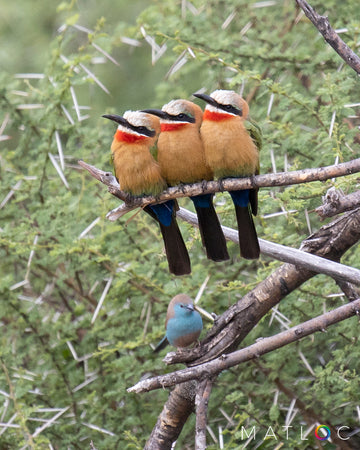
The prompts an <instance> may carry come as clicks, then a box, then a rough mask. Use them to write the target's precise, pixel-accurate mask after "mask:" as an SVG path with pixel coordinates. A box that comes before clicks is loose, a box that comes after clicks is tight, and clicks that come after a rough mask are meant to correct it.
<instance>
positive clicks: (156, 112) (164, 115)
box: [141, 109, 170, 119]
mask: <svg viewBox="0 0 360 450" xmlns="http://www.w3.org/2000/svg"><path fill="white" fill-rule="evenodd" d="M141 112H143V113H147V114H152V115H153V116H157V117H160V119H169V118H170V116H169V114H168V113H166V112H165V111H162V110H161V109H142V110H141Z"/></svg>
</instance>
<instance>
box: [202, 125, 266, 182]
mask: <svg viewBox="0 0 360 450" xmlns="http://www.w3.org/2000/svg"><path fill="white" fill-rule="evenodd" d="M200 132H201V138H202V141H203V144H204V149H205V158H206V162H207V164H208V165H209V167H210V168H211V169H212V170H213V172H214V175H215V176H216V177H217V178H223V177H229V176H240V177H241V176H249V175H253V174H255V172H256V170H257V168H258V166H259V152H258V150H257V148H256V146H255V144H254V142H253V140H252V139H251V137H250V135H249V133H248V132H247V130H246V128H245V126H244V123H243V119H241V118H240V117H235V116H229V117H228V118H227V119H226V120H221V121H215V120H204V121H203V123H202V126H201V129H200Z"/></svg>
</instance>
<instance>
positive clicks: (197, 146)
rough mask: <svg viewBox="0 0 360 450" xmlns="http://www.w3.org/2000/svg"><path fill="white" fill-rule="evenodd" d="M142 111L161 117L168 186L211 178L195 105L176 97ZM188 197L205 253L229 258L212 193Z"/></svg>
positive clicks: (161, 153) (159, 155) (160, 153)
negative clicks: (159, 107) (195, 216)
mask: <svg viewBox="0 0 360 450" xmlns="http://www.w3.org/2000/svg"><path fill="white" fill-rule="evenodd" d="M144 112H147V113H150V114H154V115H156V116H158V117H160V124H161V132H160V136H159V140H158V145H157V150H158V153H157V160H158V163H159V164H160V170H161V175H162V176H163V177H164V179H165V180H166V182H167V183H168V184H169V185H170V186H176V185H178V184H182V183H196V182H200V181H203V180H207V181H208V180H212V179H213V174H212V171H211V169H210V168H209V166H208V165H207V164H206V162H205V153H204V146H203V144H202V141H201V137H200V125H201V121H202V115H203V112H202V110H201V108H200V107H199V106H198V105H196V104H195V103H193V102H190V101H188V100H182V99H179V100H172V101H171V102H170V103H168V104H166V105H164V106H163V107H162V110H158V109H146V110H144ZM190 198H191V200H192V201H193V203H194V206H195V210H196V213H197V216H198V221H199V229H200V235H201V240H202V243H203V245H204V247H205V249H206V253H207V257H208V258H209V259H212V260H213V261H225V260H227V259H229V255H228V252H227V248H226V240H225V237H224V234H223V231H222V229H221V225H220V222H219V219H218V216H217V214H216V212H215V209H214V205H213V194H204V195H198V196H193V197H190Z"/></svg>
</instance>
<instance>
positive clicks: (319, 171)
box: [78, 158, 360, 220]
mask: <svg viewBox="0 0 360 450" xmlns="http://www.w3.org/2000/svg"><path fill="white" fill-rule="evenodd" d="M78 163H79V165H80V166H81V167H83V168H84V169H86V170H87V171H88V172H89V173H90V174H91V175H92V176H93V177H94V178H96V179H97V180H99V181H101V183H103V184H105V185H106V186H108V190H109V192H110V193H111V194H112V195H114V196H115V197H118V198H119V199H121V200H123V201H124V202H125V205H122V207H120V208H117V209H116V210H113V211H112V212H111V213H109V214H108V215H107V218H108V219H109V220H115V219H116V218H118V217H120V216H121V215H123V214H125V213H126V212H128V211H131V210H132V209H134V207H136V206H137V207H141V206H146V205H148V204H149V203H161V202H164V201H167V200H169V199H172V198H182V197H189V196H193V195H201V194H213V193H215V192H220V191H223V190H225V191H234V190H241V189H255V188H260V187H274V186H288V185H292V184H301V183H308V182H311V181H325V180H328V179H330V178H336V177H341V176H345V175H350V174H352V173H357V172H360V158H357V159H353V160H352V161H348V162H346V163H342V164H337V165H333V166H327V167H320V168H316V169H304V170H296V171H293V172H279V173H271V174H266V175H256V176H253V177H247V178H225V179H223V180H222V181H221V183H220V182H219V181H208V182H207V183H206V186H204V183H194V184H186V185H182V186H174V187H171V188H169V189H167V190H166V191H164V192H162V193H161V194H160V195H159V196H157V197H154V196H144V197H131V198H129V195H128V194H127V193H126V192H124V191H122V190H121V189H120V186H119V184H118V182H117V180H116V178H115V177H114V175H112V174H111V173H110V172H104V171H103V170H100V169H97V168H96V167H94V166H91V165H90V164H87V163H85V162H84V161H81V160H80V161H78ZM116 211H117V212H118V216H117V217H115V215H116Z"/></svg>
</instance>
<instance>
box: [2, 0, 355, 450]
mask: <svg viewBox="0 0 360 450" xmlns="http://www.w3.org/2000/svg"><path fill="white" fill-rule="evenodd" d="M19 4H21V7H20V6H19ZM312 5H313V6H314V7H315V8H317V10H318V11H319V13H325V12H326V14H327V15H328V16H329V18H330V21H331V23H332V25H333V26H334V27H335V28H339V29H343V28H346V31H345V32H343V33H342V35H341V36H342V37H343V39H344V40H345V41H346V42H347V43H348V44H349V45H350V46H351V47H352V48H353V49H354V50H355V51H357V52H358V49H359V45H360V41H359V33H360V20H359V19H360V14H359V8H358V1H356V0H344V1H342V2H337V1H335V0H329V1H327V2H321V1H314V2H312ZM231 14H234V17H233V20H232V21H231V22H230V23H229V24H228V25H227V23H226V20H227V19H228V18H229V16H230V15H231ZM225 25H227V26H225ZM79 26H81V27H86V28H87V29H88V30H89V31H84V29H83V28H79ZM0 27H1V28H0V36H1V41H2V45H1V49H0V55H1V61H2V69H1V73H0V105H1V106H0V122H1V123H2V122H3V121H4V124H6V127H5V128H4V129H3V130H2V140H0V151H1V155H0V164H1V171H0V179H1V185H0V204H1V209H0V270H1V280H0V293H1V309H0V311H1V312H0V326H1V337H0V339H1V346H0V363H1V370H0V418H1V419H0V422H2V423H6V422H9V421H12V424H14V425H15V426H14V427H9V428H7V429H6V431H5V432H2V429H1V428H0V447H1V449H14V448H33V449H45V448H49V446H50V445H52V448H58V449H65V448H71V449H80V448H81V449H82V448H89V446H90V441H91V440H92V441H93V442H94V445H95V446H96V448H98V449H99V450H100V449H115V448H118V449H124V448H142V446H143V445H144V443H145V441H146V439H147V437H148V436H149V434H150V432H151V429H152V427H153V425H154V424H155V421H156V418H157V416H158V414H159V412H160V411H161V407H162V404H163V402H164V401H165V400H166V398H167V392H166V391H159V392H152V393H148V394H144V395H142V396H135V395H129V394H127V393H126V388H127V387H129V386H131V385H133V384H135V383H136V382H137V381H138V380H139V379H140V378H141V377H146V376H149V375H156V374H160V373H163V372H168V371H170V370H173V368H172V367H171V368H168V367H164V364H163V363H162V362H161V357H159V356H158V355H156V356H154V355H153V354H152V351H151V348H150V345H149V344H150V343H156V342H157V340H158V339H160V338H161V336H162V334H163V332H164V330H163V321H164V316H165V312H166V308H167V303H168V301H169V300H170V299H171V297H172V296H174V295H175V294H177V293H180V292H186V293H188V294H189V295H190V296H192V297H195V296H196V293H197V291H198V289H199V287H200V285H201V284H202V282H203V281H204V279H205V277H206V276H207V275H208V274H209V275H210V281H209V284H208V286H207V289H206V291H205V294H204V296H203V297H202V300H201V306H202V307H204V308H206V309H207V310H209V311H214V312H215V313H216V314H221V313H222V312H223V311H225V310H226V308H227V307H228V306H229V305H230V304H232V303H233V302H235V301H237V300H238V299H239V298H240V297H241V296H242V295H244V294H245V293H246V292H248V291H249V290H250V289H251V288H252V287H254V286H255V285H256V284H257V283H258V282H259V281H261V280H263V279H264V278H265V277H266V276H267V275H268V274H270V273H271V272H272V271H273V270H274V269H275V268H276V267H278V266H279V265H280V263H279V262H277V261H272V260H270V259H269V258H264V257H262V258H261V259H260V260H259V261H255V262H249V261H244V260H241V259H240V257H239V254H238V249H237V248H236V246H235V245H233V244H229V250H230V252H231V256H232V258H231V262H227V263H221V264H215V263H212V262H210V261H208V260H207V259H206V257H205V256H204V252H203V250H202V248H201V244H200V241H199V233H198V232H197V230H193V229H192V228H191V227H190V226H188V225H186V224H183V223H182V224H181V228H182V232H183V235H184V237H185V239H186V242H187V245H188V248H189V253H190V257H191V260H192V268H193V270H192V274H191V276H187V277H182V278H175V277H173V276H170V275H169V273H168V270H167V263H166V258H165V256H164V252H163V249H162V243H161V238H160V237H159V232H158V230H157V228H156V227H155V226H154V224H153V223H152V222H151V220H150V219H148V218H147V217H145V216H144V215H143V214H141V213H140V214H138V215H137V216H136V217H135V218H134V219H133V220H131V221H129V222H128V223H126V218H125V219H121V220H119V221H117V222H115V223H111V222H109V221H107V220H106V218H105V215H106V213H107V212H108V211H109V210H110V209H112V208H114V207H116V206H117V204H118V201H117V200H116V199H115V198H113V197H112V196H111V195H110V194H109V193H108V192H107V190H106V188H105V187H104V186H103V185H100V183H97V182H96V181H94V180H93V179H92V178H91V177H90V176H89V175H88V174H86V173H84V171H82V170H80V168H79V166H77V164H76V163H77V160H78V159H84V160H85V161H86V162H88V163H90V164H93V165H95V166H97V167H100V168H102V169H104V170H110V166H109V148H110V143H111V140H112V135H113V132H114V129H113V126H112V125H111V124H110V123H109V122H108V121H105V120H104V119H102V118H101V117H100V116H101V114H103V113H105V112H107V113H109V112H117V113H120V114H121V113H123V112H124V111H125V110H127V109H138V108H145V107H160V106H161V105H162V104H164V103H166V102H168V101H169V100H170V99H172V98H175V97H185V98H191V94H192V92H195V91H197V90H199V89H201V88H206V89H207V92H211V91H212V90H214V89H216V88H231V89H236V90H238V91H240V92H243V95H244V96H245V97H247V98H248V99H250V110H251V115H252V117H253V118H254V119H255V120H257V121H258V122H259V123H260V124H261V126H262V128H263V134H264V139H265V145H264V148H263V150H262V154H261V172H262V173H267V172H272V171H273V170H277V171H283V170H294V169H301V168H310V167H319V166H323V165H331V164H333V163H334V162H335V161H336V160H339V161H348V160H350V159H353V158H355V157H358V156H359V149H360V146H359V141H360V139H359V128H358V127H359V124H360V120H359V111H360V108H359V80H358V77H357V76H356V74H355V73H354V72H353V71H352V69H350V68H349V67H347V66H346V65H345V64H344V63H343V61H342V60H341V59H340V58H339V57H338V56H337V55H336V53H335V52H334V51H333V50H332V49H331V48H330V47H329V46H327V45H326V44H325V42H324V40H323V39H322V37H320V36H319V34H318V33H317V31H316V30H315V29H314V27H313V26H312V25H311V24H310V23H309V22H308V21H307V20H306V19H305V18H304V16H303V15H302V14H300V11H299V10H298V9H297V8H296V7H295V2H294V1H292V0H282V1H277V2H270V3H268V4H267V5H266V4H262V3H259V2H258V3H257V2H254V1H244V0H229V1H226V2H225V1H221V0H194V1H193V2H192V3H189V2H184V1H171V0H162V1H157V0H153V1H150V2H146V1H134V2H127V1H119V2H111V1H109V0H106V1H102V2H97V1H95V0H93V1H86V2H85V1H80V0H79V1H77V2H76V1H71V2H51V3H50V4H49V2H45V1H44V0H38V1H35V0H33V1H27V2H25V1H21V2H12V3H11V2H8V3H7V4H6V5H3V6H2V17H1V18H0ZM141 27H142V30H143V31H141ZM144 34H146V35H147V36H151V37H152V38H153V39H155V42H156V44H157V45H158V46H159V47H158V48H161V46H163V45H165V44H166V46H167V49H166V51H165V53H164V54H163V55H162V56H161V58H159V59H158V61H157V62H156V63H155V64H154V65H153V64H152V63H151V47H150V46H149V44H148V43H147V42H146V40H145V39H144ZM124 37H125V38H131V39H136V40H137V42H138V43H139V44H140V46H139V47H138V46H132V45H129V44H128V43H127V42H128V41H126V40H124ZM94 44H95V46H94ZM99 47H100V48H101V49H103V50H104V51H106V52H107V53H108V54H111V56H112V57H113V58H115V60H116V61H118V65H116V64H114V63H113V62H111V61H110V60H109V59H107V58H106V57H104V54H103V53H101V52H100V51H99V50H98V48H99ZM64 57H65V58H64ZM99 58H102V59H101V60H99ZM184 58H186V59H184ZM179 61H181V62H184V64H183V65H182V66H181V67H180V68H178V70H175V69H176V65H175V63H177V62H179ZM174 65H175V68H174ZM84 66H85V68H87V69H88V70H90V71H91V73H93V74H94V75H95V76H96V79H97V80H99V81H100V82H101V83H102V84H103V85H104V86H106V88H107V89H108V90H109V92H110V94H109V95H108V94H106V93H105V92H104V90H102V89H101V88H100V87H99V85H98V84H97V83H96V82H95V81H94V79H93V78H91V77H89V76H88V73H87V72H86V71H85V70H84V69H83V67H84ZM177 67H179V66H177ZM23 73H41V74H43V78H41V79H33V78H31V77H29V76H23V75H17V76H16V75H15V74H23ZM70 88H72V89H73V90H74V92H75V94H76V97H77V100H78V103H79V105H81V106H86V107H90V109H81V110H80V112H81V115H83V116H85V115H86V114H88V115H89V117H88V118H87V119H85V120H81V121H79V120H78V118H77V114H76V111H75V109H74V103H73V98H72V95H71V89H70ZM24 104H27V105H34V104H36V105H41V107H39V108H36V109H33V108H34V107H30V108H31V109H26V108H25V107H24V106H23V105H24ZM354 104H355V105H356V104H357V105H356V106H349V105H354ZM269 105H271V108H270V107H269ZM64 108H65V109H66V111H68V113H69V114H70V116H71V118H72V120H71V121H69V119H68V118H67V116H66V114H65V113H64ZM334 111H335V112H336V115H335V121H334V122H333V131H332V133H330V132H329V130H330V125H331V122H332V118H333V115H334ZM56 132H57V133H58V136H59V137H60V140H61V143H62V148H63V151H64V154H65V169H64V175H65V177H66V180H67V183H68V187H66V186H65V184H64V183H63V182H62V180H61V178H60V177H59V175H58V173H57V171H56V170H55V167H54V165H53V163H52V162H51V159H50V156H49V153H50V154H51V155H53V157H54V158H55V159H56V160H57V162H58V164H60V162H59V158H58V147H57V144H56ZM4 136H9V139H7V138H6V137H4ZM0 138H1V137H0ZM358 182H359V179H358V177H357V176H350V177H346V178H341V179H338V180H333V181H329V182H326V183H312V184H308V185H303V186H295V187H288V188H281V189H280V188H275V189H262V190H261V191H260V199H259V200H260V202H259V205H260V215H259V217H258V218H257V219H256V226H257V229H258V234H259V236H260V237H261V238H264V239H268V240H270V241H273V242H279V243H282V244H284V245H289V246H293V247H298V246H299V244H300V243H301V241H302V240H303V239H304V238H305V237H306V236H307V235H308V234H309V232H310V231H309V226H310V227H311V230H316V229H318V228H319V227H320V226H321V225H322V224H321V223H320V222H319V219H318V217H317V216H316V215H315V214H314V213H312V210H313V209H314V208H315V207H316V206H318V205H319V204H320V203H321V196H322V195H324V193H325V192H326V190H327V189H328V188H329V187H330V186H332V185H335V186H336V187H341V188H342V189H343V190H344V192H346V193H348V192H352V191H354V190H356V188H357V187H358ZM11 192H12V194H13V195H11V196H10V197H9V198H8V199H7V196H8V194H9V193H11ZM216 203H217V211H218V213H219V215H220V216H221V220H222V222H223V223H224V224H226V225H229V226H234V225H235V222H234V220H235V219H234V214H233V210H232V207H231V202H229V198H228V195H226V193H225V194H221V195H220V194H219V195H217V196H216ZM182 204H184V205H186V206H188V207H189V208H191V205H190V204H188V203H187V202H186V201H184V202H183V203H182ZM305 212H308V213H309V214H308V216H309V220H308V222H307V220H306V214H305ZM274 213H281V214H278V215H273V214H274ZM97 218H98V222H97V223H96V225H95V226H94V227H93V228H92V229H91V230H90V231H89V232H88V233H87V234H86V235H85V237H83V238H82V237H80V235H81V233H82V232H83V231H84V230H85V229H86V228H87V227H88V225H90V224H91V223H92V222H93V221H94V220H96V219H97ZM343 262H344V263H346V264H349V265H351V266H354V267H359V250H358V248H357V247H356V248H353V249H351V251H349V252H348V253H347V254H346V256H345V257H344V258H343ZM23 280H27V283H23V284H21V282H22V281H23ZM109 280H110V281H109ZM108 282H109V283H110V282H111V285H110V289H109V291H108V293H107V295H106V297H105V300H104V303H103V305H102V308H101V310H100V312H99V315H98V316H97V318H96V320H95V321H92V318H93V316H94V312H95V308H96V306H97V304H98V302H99V300H100V298H101V295H102V293H103V291H104V288H105V286H106V285H107V283H108ZM18 283H20V285H19V284H18ZM339 294H341V293H340V291H339V288H338V287H337V286H336V284H335V283H334V282H333V281H331V280H329V279H328V278H327V277H323V276H317V277H315V278H314V279H312V280H311V281H309V282H308V283H306V284H305V285H304V286H303V287H302V288H301V289H300V290H298V291H297V292H295V293H293V294H291V295H290V296H289V297H287V298H286V299H285V300H284V301H283V302H282V303H281V304H280V305H279V308H278V311H279V312H280V313H281V314H283V315H284V316H281V317H282V319H281V320H280V319H277V318H278V317H279V315H278V314H277V315H276V316H275V318H274V316H273V315H271V314H269V315H268V316H267V317H264V319H263V320H262V321H261V323H260V324H259V325H258V326H257V327H256V328H255V329H254V330H253V332H252V333H251V334H250V335H249V336H248V338H247V339H246V342H244V345H246V344H250V343H252V342H254V340H255V339H257V338H259V337H262V336H269V335H271V334H274V333H277V332H279V331H281V330H282V329H283V327H284V326H292V325H295V324H297V323H301V322H302V321H304V320H306V319H308V318H311V317H314V316H316V315H319V314H321V313H322V312H323V311H324V310H330V309H332V308H334V307H336V306H339V305H340V304H342V303H344V302H346V301H347V300H346V298H344V297H343V296H341V295H339ZM208 327H210V325H208ZM358 352H359V343H358V320H357V319H356V318H353V319H350V320H347V321H345V322H343V323H340V324H338V325H337V326H335V327H332V328H331V329H329V330H328V331H327V333H322V334H317V335H315V336H312V337H309V338H306V339H303V340H302V341H300V342H298V343H296V344H292V345H290V346H287V347H285V348H283V349H281V350H278V351H276V352H273V353H272V354H269V355H268V356H266V357H263V358H262V359H261V360H260V361H259V362H258V363H257V364H254V363H251V364H250V363H249V364H245V365H241V366H240V367H236V368H234V369H232V370H229V371H228V372H226V373H223V374H222V375H221V376H220V377H219V379H218V382H217V384H216V386H215V388H214V390H213V394H212V397H211V402H210V412H209V425H210V427H211V429H212V430H213V432H214V433H215V435H216V436H217V438H218V432H219V427H221V428H222V430H224V436H223V439H224V442H225V448H240V447H241V445H242V444H244V442H245V441H242V440H241V437H242V436H241V427H242V426H244V427H245V428H246V429H247V430H250V429H251V428H252V427H253V426H256V427H257V430H258V432H257V435H256V445H259V446H258V447H257V448H263V449H266V448H274V446H275V445H276V444H279V443H281V442H282V443H283V446H282V448H284V449H285V448H286V449H293V448H298V449H305V448H315V446H316V443H315V440H314V437H313V431H311V432H310V434H309V435H307V439H308V440H307V441H302V440H301V439H300V429H301V426H302V427H303V430H306V429H307V428H308V427H309V426H310V425H311V423H309V422H307V421H306V418H305V417H304V416H303V415H302V414H301V411H297V413H296V414H294V417H293V418H292V419H291V422H289V415H291V410H290V412H289V408H290V405H291V402H292V400H293V398H296V397H299V398H301V399H302V400H303V401H304V402H305V403H306V405H307V407H308V408H310V409H311V410H313V411H314V412H315V413H316V414H317V416H318V417H319V421H320V423H322V422H324V421H328V422H330V423H332V424H333V425H346V426H348V427H351V428H356V427H358V424H359V419H358V410H357V409H356V408H357V405H359V404H360V388H359V377H358V372H359V357H358ZM305 360H306V361H307V365H308V367H307V365H306V364H305V363H304V361H305ZM309 367H311V369H309ZM281 386H286V387H287V388H288V389H289V390H290V392H291V393H290V394H289V393H288V394H287V395H286V393H285V391H284V390H283V389H281ZM62 409H64V410H62ZM65 409H66V410H65ZM61 411H62V414H60V415H59V417H58V419H57V420H56V421H55V422H54V423H53V424H52V426H49V427H47V428H45V429H43V431H41V432H37V433H36V432H35V430H36V429H37V428H38V427H41V426H42V425H43V424H44V422H41V420H43V419H50V418H51V417H53V416H55V414H57V412H61ZM294 412H296V411H293V413H294ZM228 416H229V417H231V420H230V419H228ZM12 418H13V419H12ZM39 420H40V421H39ZM287 424H289V425H291V426H292V427H293V428H291V429H290V431H289V439H286V438H285V436H286V434H285V433H284V432H283V428H282V427H283V426H284V425H287ZM269 426H271V427H272V428H273V429H274V431H275V432H276V438H277V440H275V438H272V439H268V440H265V441H262V440H263V438H264V435H265V433H266V431H267V429H268V427H269ZM96 427H97V428H96ZM193 427H194V422H193V420H190V421H189V423H187V425H186V427H185V429H184V431H183V433H182V435H181V438H180V439H179V442H178V446H179V448H192V447H193V435H194V430H193ZM34 433H35V436H33V434H34ZM208 439H209V442H210V443H211V445H212V447H211V448H218V445H219V444H218V442H214V441H213V440H212V439H211V437H210V436H208ZM348 442H350V441H348ZM251 445H252V444H250V447H248V448H255V444H254V447H251ZM326 448H332V446H331V444H330V443H327V444H326Z"/></svg>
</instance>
